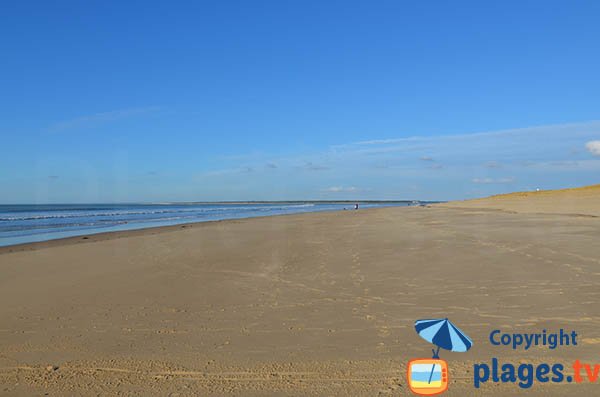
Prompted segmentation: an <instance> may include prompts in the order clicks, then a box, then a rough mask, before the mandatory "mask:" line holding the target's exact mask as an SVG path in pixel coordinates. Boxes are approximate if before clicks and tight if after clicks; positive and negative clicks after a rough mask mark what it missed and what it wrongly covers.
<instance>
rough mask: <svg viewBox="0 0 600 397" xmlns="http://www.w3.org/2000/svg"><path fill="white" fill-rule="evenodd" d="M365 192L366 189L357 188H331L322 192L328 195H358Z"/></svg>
mask: <svg viewBox="0 0 600 397" xmlns="http://www.w3.org/2000/svg"><path fill="white" fill-rule="evenodd" d="M365 190H366V189H359V188H357V187H355V186H331V187H328V188H327V189H323V190H322V191H323V192H326V193H357V192H362V191H365Z"/></svg>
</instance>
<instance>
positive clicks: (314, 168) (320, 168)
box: [304, 161, 330, 171]
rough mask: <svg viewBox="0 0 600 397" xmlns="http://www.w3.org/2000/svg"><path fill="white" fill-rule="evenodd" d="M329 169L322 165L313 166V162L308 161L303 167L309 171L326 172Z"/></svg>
mask: <svg viewBox="0 0 600 397" xmlns="http://www.w3.org/2000/svg"><path fill="white" fill-rule="evenodd" d="M329 168H330V167H327V166H326V165H322V164H314V163H313V162H311V161H309V162H307V163H306V164H305V165H304V169H307V170H309V171H326V170H328V169H329Z"/></svg>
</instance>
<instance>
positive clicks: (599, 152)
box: [585, 141, 600, 156]
mask: <svg viewBox="0 0 600 397" xmlns="http://www.w3.org/2000/svg"><path fill="white" fill-rule="evenodd" d="M585 148H586V149H587V150H588V152H590V153H591V154H592V155H594V156H600V141H589V142H588V143H586V144H585Z"/></svg>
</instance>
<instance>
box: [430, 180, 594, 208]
mask: <svg viewBox="0 0 600 397" xmlns="http://www.w3.org/2000/svg"><path fill="white" fill-rule="evenodd" d="M439 205H440V206H444V207H452V208H479V209H498V210H505V211H514V212H518V213H546V214H568V215H589V216H600V185H592V186H584V187H579V188H572V189H560V190H541V191H535V192H516V193H508V194H499V195H496V196H491V197H486V198H481V199H475V200H465V201H453V202H449V203H444V204H439Z"/></svg>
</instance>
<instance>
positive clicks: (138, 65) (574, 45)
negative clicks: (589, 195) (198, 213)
mask: <svg viewBox="0 0 600 397" xmlns="http://www.w3.org/2000/svg"><path fill="white" fill-rule="evenodd" d="M598 20H600V3H599V2H596V1H561V2H556V1H514V2H510V1H505V2H494V3H492V2H479V1H474V2H458V1H457V2H442V1H412V2H409V1H377V2H367V1H364V2H353V1H314V2H313V1H283V0H281V1H252V2H249V1H212V2H202V1H193V2H191V1H190V2H183V1H182V2H161V3H158V2H151V1H144V2H133V1H127V2H116V1H115V2H112V1H102V2H99V1H98V2H94V1H85V2H83V1H73V2H62V1H56V2H45V1H40V2H31V1H27V2H13V3H11V4H3V11H2V13H1V14H0V37H2V38H1V39H0V51H1V53H2V62H0V72H1V76H2V77H1V81H2V84H1V87H2V88H1V89H2V95H0V134H1V142H2V156H0V186H2V188H1V194H0V203H56V202H113V201H121V202H123V201H185V200H262V199H266V200H269V199H271V200H284V199H346V198H347V199H354V198H364V199H439V200H445V199H459V198H469V197H478V196H484V195H488V194H494V193H501V192H508V191H514V190H525V189H535V188H538V187H539V188H542V189H546V188H559V187H567V186H577V185H584V184H592V183H598V182H600V178H599V176H600V142H597V141H600V121H598V120H600V94H599V93H600V74H599V73H598V70H600V53H599V51H598V42H600V24H598V23H597V22H598Z"/></svg>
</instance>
